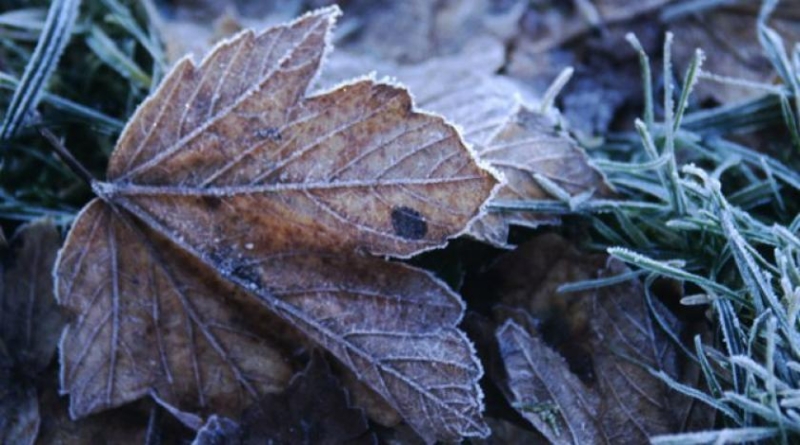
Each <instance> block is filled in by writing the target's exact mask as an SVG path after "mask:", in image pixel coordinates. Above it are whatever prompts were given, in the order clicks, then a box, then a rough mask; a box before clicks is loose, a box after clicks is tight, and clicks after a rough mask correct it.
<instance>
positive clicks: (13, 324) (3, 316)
mask: <svg viewBox="0 0 800 445" xmlns="http://www.w3.org/2000/svg"><path fill="white" fill-rule="evenodd" d="M60 246H61V235H60V234H59V233H58V230H57V229H56V227H55V226H54V225H53V222H52V221H50V220H38V221H34V222H32V223H30V224H26V225H24V226H22V227H20V229H19V230H17V232H16V233H15V234H14V236H13V237H12V238H11V241H10V246H9V249H8V252H7V254H6V255H5V256H4V258H3V267H2V269H3V280H2V282H0V284H3V287H2V288H1V289H0V336H1V338H2V339H3V341H4V342H5V345H6V347H7V348H8V351H9V353H10V354H11V355H12V357H14V360H15V361H16V363H17V365H18V366H20V367H21V368H22V369H21V370H22V372H24V373H26V374H29V375H35V374H37V373H39V372H40V371H42V370H43V369H44V368H45V367H46V366H47V365H48V364H49V363H50V361H51V360H52V358H53V353H54V352H55V350H56V345H57V343H58V338H59V336H61V331H62V329H63V328H64V322H65V320H64V317H63V316H62V315H61V312H60V309H59V307H58V303H57V302H56V299H55V297H54V296H53V279H52V274H53V272H52V271H53V265H54V264H55V260H56V254H57V252H58V248H59V247H60Z"/></svg>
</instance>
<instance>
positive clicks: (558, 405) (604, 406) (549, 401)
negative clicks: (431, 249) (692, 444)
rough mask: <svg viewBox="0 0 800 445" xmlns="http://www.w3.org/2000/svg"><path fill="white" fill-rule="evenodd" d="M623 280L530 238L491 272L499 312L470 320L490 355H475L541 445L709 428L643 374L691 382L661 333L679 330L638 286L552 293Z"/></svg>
mask: <svg viewBox="0 0 800 445" xmlns="http://www.w3.org/2000/svg"><path fill="white" fill-rule="evenodd" d="M626 272H629V270H628V269H627V267H626V266H624V265H623V264H622V263H619V262H617V261H616V260H609V259H608V258H607V257H606V256H605V255H599V254H598V255H585V254H583V253H581V252H579V251H577V250H576V249H575V248H574V247H572V246H571V245H570V244H569V243H568V242H567V241H566V240H564V239H562V238H560V237H558V236H555V235H543V236H539V237H535V238H534V239H532V240H530V241H529V242H528V243H526V244H525V245H523V246H520V248H519V249H517V250H516V251H515V252H513V253H510V254H509V255H508V256H506V257H505V258H503V259H501V260H500V261H499V262H498V263H497V265H496V266H495V267H494V271H490V272H489V273H490V274H499V276H498V275H496V276H495V278H496V282H497V284H498V287H497V289H496V291H497V293H498V296H499V298H500V303H499V304H498V305H497V306H496V307H495V310H494V315H495V316H494V321H493V322H490V321H487V320H479V319H477V320H476V319H473V320H471V321H472V323H471V324H472V325H473V326H474V328H476V329H473V330H474V331H475V332H474V333H475V334H476V337H477V338H479V339H480V342H481V343H483V344H484V347H488V348H495V350H492V351H482V352H484V353H485V354H484V355H485V356H487V357H492V359H490V360H492V364H491V366H490V368H489V375H490V377H491V379H492V380H493V381H494V382H495V384H496V385H497V386H498V388H499V389H500V390H501V391H502V392H503V393H504V395H505V397H506V398H507V399H508V401H509V403H510V404H511V406H512V407H513V408H514V409H516V410H517V411H518V412H519V413H520V414H521V415H522V416H523V417H524V418H525V419H526V420H527V421H528V422H530V425H532V426H533V427H534V428H535V429H536V430H537V431H538V432H539V433H540V434H541V435H542V436H543V437H544V438H546V440H547V441H548V442H549V443H554V444H612V443H645V442H647V440H648V438H649V437H650V436H653V435H656V434H664V433H669V432H672V431H678V430H681V429H682V428H686V426H687V425H690V426H691V428H693V429H698V428H703V427H708V425H709V421H710V419H709V418H708V412H709V411H708V410H705V409H703V407H698V406H697V404H696V403H693V401H692V400H691V399H690V398H688V397H686V396H684V395H682V394H680V393H677V392H675V391H673V390H671V389H670V388H669V387H668V386H667V385H666V384H665V383H664V382H663V381H662V380H661V379H659V378H658V377H656V376H655V375H653V374H651V372H663V373H665V374H666V375H668V376H670V377H671V378H673V379H675V380H681V381H688V380H691V379H696V378H697V375H696V373H695V369H694V368H693V367H691V366H688V364H686V363H683V361H682V360H681V357H680V354H679V350H678V345H677V344H676V343H675V342H674V341H673V340H672V339H671V338H670V337H669V335H668V334H667V332H666V331H665V328H668V329H669V330H670V331H671V332H672V333H680V332H682V330H683V329H685V328H684V326H682V324H681V323H680V322H679V321H678V320H677V319H676V318H675V317H674V316H673V315H672V314H671V313H670V312H668V311H667V310H666V308H664V306H663V305H662V304H661V303H660V302H659V301H658V300H655V299H653V300H651V301H649V300H648V299H647V298H646V296H645V293H644V289H643V287H642V285H641V283H640V282H638V281H636V280H630V281H626V282H624V283H621V284H617V285H613V286H607V287H603V288H600V289H598V290H594V291H583V292H579V293H574V294H559V293H558V292H557V290H556V288H557V287H558V286H560V285H562V284H566V283H570V282H574V281H578V280H586V279H594V278H599V277H611V276H615V275H619V274H622V273H626ZM650 311H655V312H657V315H658V319H660V320H662V322H663V323H665V324H666V326H661V325H660V324H659V323H658V322H657V321H656V319H654V318H652V317H651V316H650ZM493 326H494V328H493ZM481 337H482V338H481ZM492 337H493V338H492ZM492 344H493V346H492ZM487 345H488V346H487ZM482 349H483V348H482ZM695 383H696V382H695Z"/></svg>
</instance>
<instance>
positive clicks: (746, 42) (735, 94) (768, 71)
mask: <svg viewBox="0 0 800 445" xmlns="http://www.w3.org/2000/svg"><path fill="white" fill-rule="evenodd" d="M760 6H761V3H760V2H753V3H751V4H748V3H740V4H732V5H723V6H718V7H716V8H713V9H710V10H708V11H704V12H703V13H700V14H692V15H691V16H688V17H681V18H680V19H679V20H675V21H674V22H673V23H669V28H670V30H671V31H672V32H673V33H675V43H674V45H673V54H674V58H675V62H676V68H677V70H676V72H677V74H679V75H682V73H683V72H684V71H685V70H686V68H687V67H688V66H689V63H690V62H691V59H692V57H694V52H695V49H697V48H700V49H702V50H703V53H704V55H705V61H704V62H703V68H704V69H705V70H706V71H709V72H711V73H713V74H716V75H719V76H726V77H729V78H736V79H742V80H746V81H752V82H760V83H767V84H769V83H772V82H773V81H775V80H777V76H776V74H775V69H774V68H773V66H772V64H770V62H769V60H768V59H767V57H766V56H765V54H764V50H763V49H762V47H761V44H760V43H759V41H758V35H757V30H758V24H757V19H758V13H759V8H760ZM798 19H800V15H798V13H797V4H792V2H781V3H779V5H778V8H777V10H776V11H775V13H774V14H773V15H772V18H771V20H769V21H768V24H769V26H770V27H773V28H774V29H775V30H776V31H778V32H779V33H780V34H781V36H782V37H783V38H784V39H785V41H786V42H796V41H798V40H800V28H798V26H797V23H798ZM763 94H764V91H763V90H758V89H754V88H748V87H743V86H739V85H732V84H728V83H720V82H714V81H709V80H701V81H700V82H699V83H698V85H697V87H696V88H695V91H694V92H693V96H694V97H695V100H697V101H699V102H700V103H707V102H708V101H709V100H711V101H713V102H712V103H718V104H730V103H735V102H740V101H743V100H745V99H748V98H753V97H756V96H759V95H763Z"/></svg>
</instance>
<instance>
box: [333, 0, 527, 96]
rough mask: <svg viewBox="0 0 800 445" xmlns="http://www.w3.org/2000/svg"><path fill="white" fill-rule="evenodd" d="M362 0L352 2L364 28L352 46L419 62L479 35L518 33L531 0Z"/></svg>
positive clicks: (387, 57)
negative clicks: (441, 0)
mask: <svg viewBox="0 0 800 445" xmlns="http://www.w3.org/2000/svg"><path fill="white" fill-rule="evenodd" d="M362 3H364V4H365V5H366V6H361V7H359V5H354V7H353V9H354V10H355V11H354V12H356V13H357V19H358V20H359V23H358V24H359V25H361V29H359V35H358V38H357V39H354V41H353V42H348V43H349V44H348V45H347V46H348V49H349V50H352V51H354V52H357V53H359V54H369V55H373V56H376V57H379V58H381V59H384V60H391V61H393V62H398V63H419V62H421V61H424V60H428V59H431V58H434V57H438V56H445V55H451V54H455V53H458V52H460V51H462V50H463V49H464V48H465V47H467V46H469V45H470V44H471V43H472V41H473V40H475V39H486V38H490V39H493V40H495V41H497V42H498V43H503V44H504V42H506V41H509V40H511V39H512V38H513V37H514V36H515V34H516V32H517V30H518V28H519V26H518V22H519V19H520V16H521V15H522V13H523V12H524V9H525V3H526V2H524V1H520V0H512V1H505V2H496V1H491V0H460V1H445V2H431V1H428V0H409V1H403V2H388V3H376V2H373V1H366V2H362ZM345 10H346V11H348V9H347V8H346V9H345ZM348 12H349V11H348ZM398 36H402V38H398ZM412 91H413V90H412Z"/></svg>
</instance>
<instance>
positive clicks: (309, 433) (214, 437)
mask: <svg viewBox="0 0 800 445" xmlns="http://www.w3.org/2000/svg"><path fill="white" fill-rule="evenodd" d="M223 443H224V444H242V445H248V444H253V445H255V444H261V443H295V444H338V443H347V444H357V443H361V444H372V443H377V442H376V439H375V436H374V435H373V434H372V433H371V432H370V431H369V426H368V424H367V419H366V417H364V413H363V411H361V410H360V409H358V408H353V407H351V406H350V404H349V402H348V398H347V392H346V391H345V390H344V388H342V386H341V384H340V383H339V381H338V380H337V379H336V377H334V376H333V374H331V370H330V368H329V366H328V364H327V363H326V362H325V360H324V359H323V358H322V357H321V356H319V355H318V354H314V355H313V356H312V358H311V361H310V362H309V364H308V366H307V367H306V369H305V370H304V371H303V372H301V373H298V374H297V375H295V376H294V377H293V378H292V381H291V383H290V384H289V387H288V388H286V391H284V392H282V393H280V394H268V395H266V396H264V397H262V398H261V399H260V400H259V401H258V402H257V403H256V404H254V405H253V406H251V407H249V408H248V409H247V410H245V412H244V414H243V415H242V418H241V421H240V422H239V424H236V423H235V422H232V421H231V420H229V419H222V418H217V417H212V418H211V419H210V420H209V422H208V423H207V424H206V425H205V426H204V427H203V429H202V430H201V431H200V433H199V434H198V438H197V440H195V444H196V445H210V444H223Z"/></svg>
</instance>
